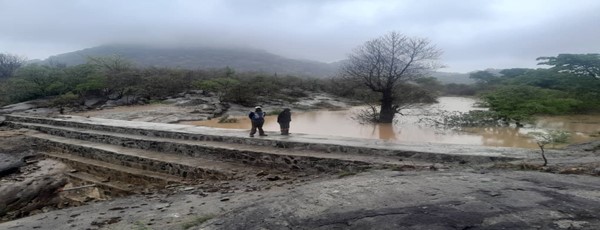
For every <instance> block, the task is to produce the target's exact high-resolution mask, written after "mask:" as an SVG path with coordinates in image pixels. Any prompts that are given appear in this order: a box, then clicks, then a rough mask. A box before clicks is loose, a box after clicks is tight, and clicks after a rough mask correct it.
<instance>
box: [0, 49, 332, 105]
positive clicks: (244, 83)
mask: <svg viewBox="0 0 600 230" xmlns="http://www.w3.org/2000/svg"><path fill="white" fill-rule="evenodd" d="M0 83H1V84H0V105H6V104H11V103H17V102H22V101H27V100H33V99H39V98H53V99H54V102H55V103H56V104H57V105H61V106H78V105H83V103H84V102H85V100H86V99H91V98H94V99H100V100H118V99H122V98H124V97H129V98H132V99H135V100H130V101H132V102H135V101H138V100H144V101H152V100H164V99H166V98H168V97H171V96H175V95H177V94H180V93H182V92H186V91H189V90H205V91H207V92H211V93H214V94H216V95H218V96H219V98H220V99H221V100H222V101H223V102H233V103H239V104H242V105H247V106H253V105H255V103H258V102H260V101H261V100H264V99H265V98H270V99H280V100H283V101H287V102H293V101H295V100H297V99H296V98H297V97H299V96H306V92H307V91H327V90H329V89H330V88H331V83H329V81H328V80H322V79H316V78H300V77H296V76H288V75H286V76H278V75H277V74H265V73H255V72H244V73H237V72H235V70H233V69H231V68H228V67H227V68H222V69H208V70H188V69H174V68H158V67H145V68H142V67H136V66H135V65H134V64H132V63H131V62H130V61H128V60H126V59H123V58H121V57H119V56H110V57H90V58H89V60H88V62H87V63H86V64H81V65H76V66H66V65H63V64H57V63H49V64H44V65H39V64H29V65H24V62H22V63H21V65H19V67H18V68H15V69H14V70H12V71H11V73H10V74H7V75H6V76H4V75H3V77H2V78H0Z"/></svg>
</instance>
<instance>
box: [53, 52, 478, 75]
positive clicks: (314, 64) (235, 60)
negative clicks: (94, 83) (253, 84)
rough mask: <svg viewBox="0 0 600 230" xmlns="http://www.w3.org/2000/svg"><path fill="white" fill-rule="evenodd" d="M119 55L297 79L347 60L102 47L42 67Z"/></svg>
mask: <svg viewBox="0 0 600 230" xmlns="http://www.w3.org/2000/svg"><path fill="white" fill-rule="evenodd" d="M111 55H119V56H121V57H123V58H125V59H127V60H130V61H132V62H133V63H134V64H136V65H138V66H141V67H148V66H156V67H172V68H183V69H208V68H225V67H231V68H233V69H234V70H236V71H239V72H246V71H255V72H264V73H269V74H275V73H277V74H282V75H285V74H291V75H296V76H313V77H331V76H334V75H335V74H336V73H337V71H338V69H339V67H340V66H341V65H343V63H344V60H341V61H337V62H333V63H324V62H318V61H310V60H298V59H291V58H286V57H282V56H279V55H276V54H272V53H269V52H267V51H264V50H256V49H245V48H209V47H180V48H174V47H152V46H143V45H102V46H96V47H92V48H87V49H82V50H78V51H74V52H69V53H63V54H58V55H54V56H51V57H49V58H47V59H46V60H43V61H41V63H49V62H54V63H63V64H66V65H78V64H83V63H86V62H87V57H90V56H92V57H93V56H111ZM432 76H433V77H436V78H437V79H439V80H440V81H441V82H442V83H444V84H448V83H464V84H470V83H472V80H471V79H469V78H468V74H461V73H446V72H433V73H432Z"/></svg>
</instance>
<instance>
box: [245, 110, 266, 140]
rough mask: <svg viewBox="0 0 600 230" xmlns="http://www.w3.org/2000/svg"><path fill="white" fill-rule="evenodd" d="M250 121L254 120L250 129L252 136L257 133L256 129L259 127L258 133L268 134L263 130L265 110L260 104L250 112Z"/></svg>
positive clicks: (261, 134)
mask: <svg viewBox="0 0 600 230" xmlns="http://www.w3.org/2000/svg"><path fill="white" fill-rule="evenodd" d="M248 117H249V118H250V121H251V122H252V129H251V130H250V137H254V134H255V133H256V129H258V134H259V135H260V136H267V134H265V131H263V128H262V127H263V124H265V112H263V111H262V108H261V107H260V106H256V107H255V110H254V112H250V114H248Z"/></svg>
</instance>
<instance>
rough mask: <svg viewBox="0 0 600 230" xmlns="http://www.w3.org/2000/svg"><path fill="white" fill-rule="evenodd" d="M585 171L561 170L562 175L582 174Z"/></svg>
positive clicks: (575, 169) (580, 169) (582, 169)
mask: <svg viewBox="0 0 600 230" xmlns="http://www.w3.org/2000/svg"><path fill="white" fill-rule="evenodd" d="M584 171H585V169H584V168H566V169H562V170H560V171H559V172H558V173H560V174H582V173H583V172H584Z"/></svg>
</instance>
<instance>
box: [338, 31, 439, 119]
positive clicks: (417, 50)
mask: <svg viewBox="0 0 600 230" xmlns="http://www.w3.org/2000/svg"><path fill="white" fill-rule="evenodd" d="M441 54H442V52H441V50H439V49H437V48H436V47H435V45H432V44H431V43H430V42H429V40H427V39H424V38H415V37H407V36H405V35H403V34H400V33H397V32H391V33H388V34H386V35H384V36H381V37H379V38H376V39H373V40H371V41H368V42H366V43H365V44H363V45H362V46H360V47H358V48H356V49H355V50H354V52H353V53H352V54H350V55H349V56H348V62H347V63H346V64H345V65H344V66H342V70H341V72H342V77H343V79H344V80H347V81H353V82H359V83H360V84H362V85H364V86H366V87H368V88H369V89H370V90H372V91H373V92H376V93H378V94H380V96H381V100H380V109H379V113H378V116H379V117H378V120H377V122H380V123H392V121H393V120H394V116H395V115H396V113H398V112H399V111H400V109H402V108H403V107H404V105H405V104H406V103H407V102H406V100H399V98H401V97H402V96H401V95H407V92H403V91H402V90H404V89H410V87H401V85H405V84H407V82H409V81H411V80H415V79H417V78H420V77H423V76H424V75H425V74H426V73H428V72H429V71H431V70H434V69H436V68H438V67H439V65H437V62H436V60H437V59H438V58H439V57H440V55H441Z"/></svg>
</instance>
